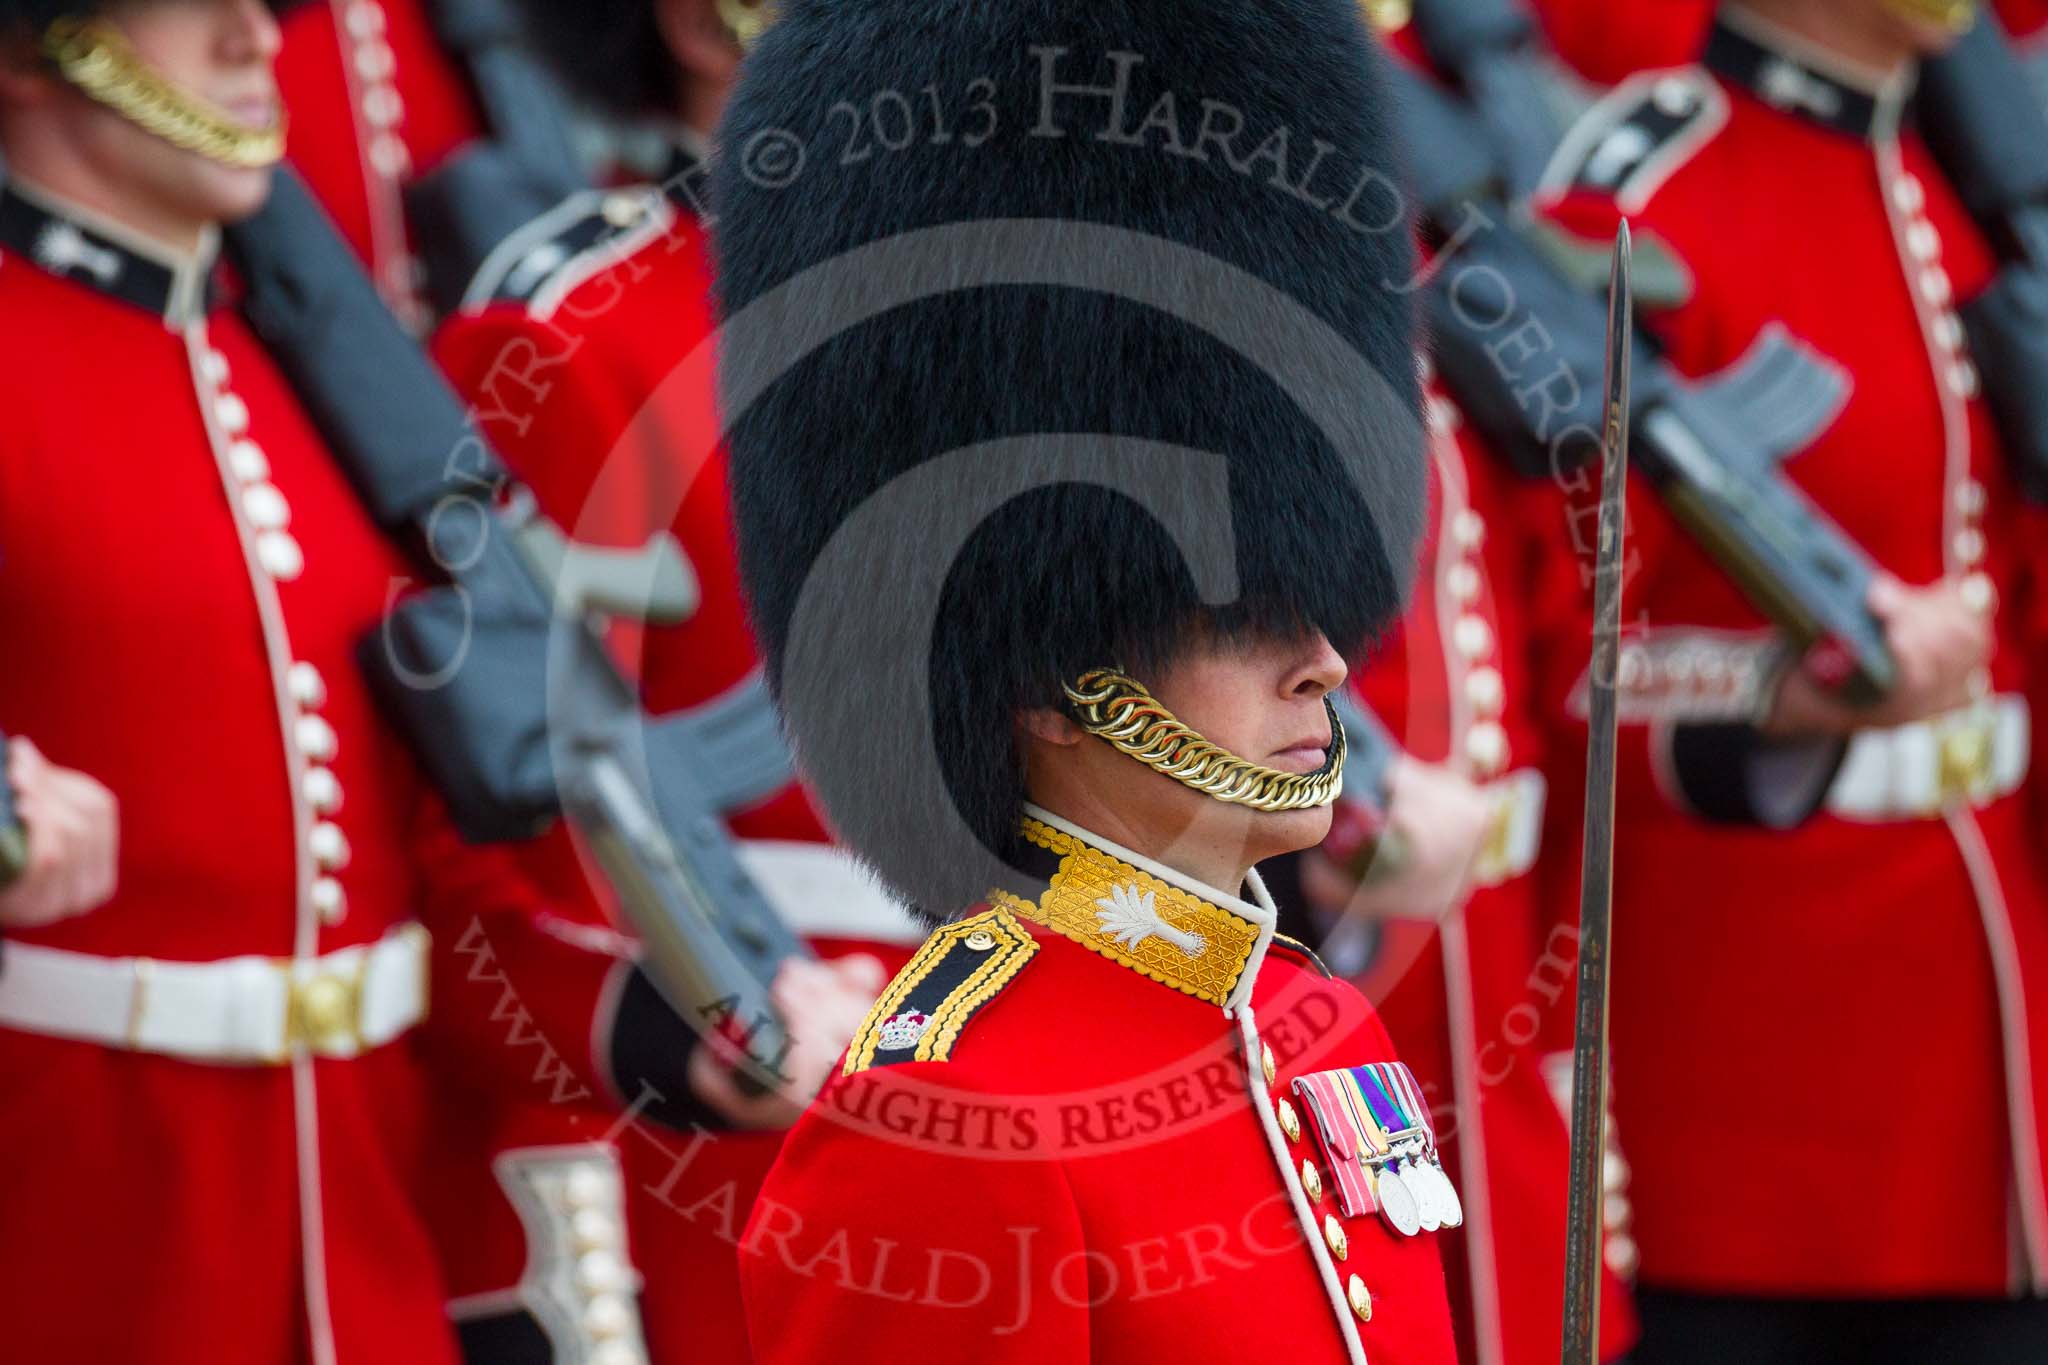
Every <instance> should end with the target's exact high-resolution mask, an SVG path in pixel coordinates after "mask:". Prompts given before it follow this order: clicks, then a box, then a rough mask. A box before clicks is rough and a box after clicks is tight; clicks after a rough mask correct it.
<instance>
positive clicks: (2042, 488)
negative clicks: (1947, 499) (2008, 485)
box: [1916, 15, 2048, 502]
mask: <svg viewBox="0 0 2048 1365" xmlns="http://www.w3.org/2000/svg"><path fill="white" fill-rule="evenodd" d="M1916 108H1917V109H1918V111H1919V118H1920V127H1921V130H1922V132H1923V133H1924V134H1925V135H1926V138H1927V143H1928V146H1929V148H1930V149H1931V150H1932V151H1933V152H1934V156H1935V160H1937V161H1939V162H1940V163H1941V167H1942V169H1943V170H1944V171H1946V172H1948V175H1949V178H1950V179H1951V180H1952V181H1953V182H1954V184H1955V186H1956V188H1957V189H1958V190H1960V191H1961V192H1962V196H1963V202H1964V203H1965V204H1967V205H1968V206H1969V209H1970V212H1971V214H1972V215H1973V216H1974V217H1975V218H1976V219H1977V221H1978V223H1979V224H1980V225H1981V226H1982V227H1983V228H1984V230H1985V232H1986V233H1988V234H1989V236H1990V238H1991V241H1992V244H1993V246H1994V247H1995V248H1996V249H1997V251H1998V253H1999V257H2000V260H2001V262H2002V268H2001V269H2000V270H1999V272H1998V276H1997V278H1996V279H1994V280H1993V281H1992V283H1991V285H1990V287H1989V288H1987V289H1986V290H1984V292H1983V293H1981V294H1979V295H1978V296H1977V297H1976V298H1974V299H1972V300H1970V301H1969V302H1968V303H1966V304H1964V305H1963V307H1962V309H1961V312H1962V317H1963V325H1964V328H1965V330H1966V331H1967V332H1968V335H1969V338H1970V353H1971V355H1972V356H1973V357H1974V359H1975V361H1976V363H1977V366H1978V368H1979V369H1980V370H1982V371H1983V374H1984V381H1985V382H1984V392H1985V397H1986V399H1987V400H1988V401H1989V403H1990V405H1991V411H1992V414H1993V416H1994V417H1995V418H1996V419H1997V421H1998V427H1999V434H2000V435H2001V436H2002V437H2003V438H2004V440H2005V444H2006V447H2007V449H2008V450H2009V451H2010V453H2011V454H2012V456H2013V462H2014V464H2015V466H2016V467H2017V468H2018V470H2019V473H2020V479H2021V484H2022V486H2023V487H2024V488H2025V489H2026V491H2027V493H2028V495H2029V496H2030V497H2032V498H2033V499H2034V500H2035V501H2037V502H2048V112H2044V111H2043V109H2042V106H2041V102H2040V96H2039V94H2038V92H2037V91H2036V89H2035V87H2034V85H2033V83H2032V82H2031V81H2030V80H2029V79H2028V76H2027V72H2026V69H2025V68H2024V67H2022V66H2021V65H2020V59H2019V56H2018V54H2016V53H2015V52H2014V51H2013V50H2012V45H2011V43H2010V42H2009V41H2008V40H2007V38H2006V36H2005V34H2004V33H2003V32H2002V31H2001V30H2000V29H1999V27H1998V24H1997V21H1996V20H1994V19H1992V18H1990V17H1989V16H1988V15H1987V16H1985V17H1983V18H1980V19H1979V20H1978V21H1977V24H1976V27H1974V28H1972V29H1971V30H1970V31H1969V32H1968V33H1966V34H1964V35H1963V37H1962V39H1961V40H1960V41H1959V42H1958V43H1957V44H1956V45H1955V47H1953V48H1952V49H1950V50H1949V52H1948V53H1946V54H1945V55H1943V56H1941V57H1937V58H1935V59H1934V60H1932V61H1930V62H1928V63H1927V64H1926V66H1925V67H1924V68H1923V69H1922V71H1921V75H1920V88H1919V91H1918V94H1917V96H1916Z"/></svg>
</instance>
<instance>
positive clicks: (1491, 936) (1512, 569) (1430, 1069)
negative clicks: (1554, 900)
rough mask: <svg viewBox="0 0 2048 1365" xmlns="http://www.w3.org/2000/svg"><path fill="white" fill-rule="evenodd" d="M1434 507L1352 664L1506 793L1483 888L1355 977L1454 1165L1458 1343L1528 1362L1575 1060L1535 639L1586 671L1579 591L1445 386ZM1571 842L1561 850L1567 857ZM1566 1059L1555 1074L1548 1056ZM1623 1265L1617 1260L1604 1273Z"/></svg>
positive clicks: (1616, 1239) (1540, 1332)
mask: <svg viewBox="0 0 2048 1365" xmlns="http://www.w3.org/2000/svg"><path fill="white" fill-rule="evenodd" d="M1429 409H1430V411H1429V419H1430V420H1429V426H1430V435H1431V439H1430V454H1431V460H1430V472H1431V480H1430V486H1431V507H1430V519H1429V522H1428V526H1427V530H1426V533H1425V537H1424V543H1423V556H1422V564H1421V568H1420V571H1419V573H1418V576H1417V579H1416V587H1415V595H1414V599H1413V601H1412V603H1411V605H1410V607H1409V611H1408V614H1407V615H1406V616H1405V617H1404V618H1403V620H1402V622H1401V624H1400V626H1399V627H1398V628H1397V629H1396V630H1395V631H1394V632H1393V633H1392V634H1391V635H1390V637H1389V638H1388V640H1387V641H1386V642H1384V644H1383V645H1381V646H1380V648H1379V649H1378V650H1377V651H1376V652H1375V654H1374V656H1373V659H1372V663H1371V665H1370V666H1369V667H1367V668H1366V669H1364V670H1362V671H1361V672H1359V673H1358V674H1356V675H1355V679H1356V681H1355V686H1356V687H1357V690H1358V692H1359V694H1360V696H1361V697H1362V698H1363V699H1364V700H1365V701H1366V702H1367V703H1368V704H1369V705H1370V706H1371V707H1372V708H1373V710H1374V712H1375V713H1376V714H1377V715H1378V716H1379V717H1380V719H1381V720H1383V721H1384V722H1386V724H1387V725H1388V727H1389V729H1390V730H1391V731H1392V732H1393V733H1394V735H1395V736H1396V737H1397V739H1398V740H1399V741H1400V743H1401V745H1402V748H1403V749H1404V750H1406V751H1407V752H1408V753H1409V754H1410V755H1412V756H1413V757H1415V758H1417V759H1419V760H1422V761H1424V762H1430V763H1443V764H1447V765H1449V766H1450V767H1452V768H1454V769H1455V770H1457V771H1458V772H1460V773H1461V774H1463V775H1464V776H1466V777H1468V778H1470V779H1471V780H1473V781H1476V782H1481V783H1487V784H1491V786H1492V788H1493V791H1494V793H1495V796H1496V798H1497V800H1498V802H1499V805H1498V808H1497V814H1496V819H1495V825H1494V829H1493V834H1492V836H1491V837H1490V839H1489V842H1488V846H1487V848H1486V849H1485V850H1484V852H1483V853H1482V857H1481V867H1480V871H1479V878H1478V879H1479V885H1478V886H1477V888H1476V889H1475V890H1474V891H1473V892H1472V894H1471V896H1470V898H1469V899H1468V900H1467V901H1466V902H1465V903H1464V904H1463V905H1462V906H1460V907H1457V908H1456V909H1454V910H1452V911H1451V912H1450V913H1449V915H1448V916H1447V917H1446V918H1445V919H1444V920H1443V921H1442V922H1441V923H1440V924H1438V923H1432V922H1430V921H1407V920H1399V919H1391V920H1386V921H1383V922H1382V924H1381V937H1380V949H1379V952H1378V954H1377V956H1376V960H1375V962H1374V964H1373V966H1372V967H1371V968H1370V969H1368V972H1367V973H1366V975H1365V976H1364V977H1363V978H1362V979H1361V980H1360V982H1359V984H1360V986H1361V988H1362V989H1364V990H1365V991H1366V992H1367V994H1368V995H1369V996H1371V997H1372V998H1373V1000H1374V1001H1375V1003H1376V1004H1377V1005H1378V1006H1379V1008H1380V1011H1381V1015H1382V1017H1383V1018H1384V1019H1385V1021H1386V1025H1387V1030H1388V1032H1389V1033H1390V1034H1391V1035H1392V1037H1393V1039H1394V1042H1395V1045H1396V1046H1398V1047H1399V1048H1400V1050H1401V1055H1402V1056H1403V1057H1404V1058H1405V1059H1407V1060H1408V1062H1409V1063H1410V1065H1412V1066H1413V1067H1414V1068H1415V1069H1416V1072H1417V1074H1418V1075H1422V1076H1426V1077H1428V1078H1429V1080H1428V1081H1427V1082H1426V1085H1427V1088H1428V1092H1429V1095H1430V1099H1431V1102H1432V1103H1433V1104H1434V1105H1435V1106H1436V1108H1437V1111H1438V1117H1437V1122H1438V1125H1439V1130H1440V1131H1441V1132H1442V1133H1443V1134H1444V1135H1445V1137H1446V1139H1447V1146H1448V1149H1449V1150H1450V1152H1451V1153H1452V1155H1453V1157H1454V1159H1455V1161H1456V1167H1455V1170H1456V1173H1457V1174H1458V1176H1459V1188H1460V1190H1461V1192H1462V1193H1463V1196H1464V1202H1465V1215H1466V1217H1465V1226H1464V1227H1463V1228H1462V1229H1460V1230H1459V1231H1457V1232H1455V1233H1446V1234H1444V1242H1445V1253H1446V1262H1447V1265H1448V1267H1449V1269H1450V1271H1451V1283H1452V1295H1451V1301H1452V1305H1453V1307H1454V1308H1455V1309H1456V1310H1457V1314H1458V1328H1459V1336H1460V1342H1461V1347H1462V1352H1463V1358H1464V1359H1467V1360H1471V1361H1475V1362H1482V1363H1483V1365H1493V1363H1494V1362H1502V1361H1506V1362H1515V1363H1516V1365H1533V1363H1534V1362H1539V1361H1541V1362H1547V1361H1549V1360H1551V1359H1553V1358H1554V1357H1555V1356H1556V1354H1557V1349H1558V1342H1559V1341H1560V1340H1562V1336H1561V1328H1562V1319H1561V1306H1562V1304H1563V1301H1564V1245H1565V1176H1566V1167H1567V1164H1568V1163H1567V1149H1568V1146H1569V1138H1570V1134H1569V1131H1568V1127H1567V1124H1566V1121H1565V1116H1564V1112H1563V1110H1562V1108H1561V1106H1560V1103H1559V1102H1558V1099H1557V1097H1556V1093H1555V1090H1554V1088H1553V1087H1554V1084H1555V1083H1556V1081H1558V1080H1562V1079H1563V1077H1564V1076H1568V1075H1569V1068H1570V1064H1571V1061H1570V1057H1569V1055H1568V1054H1567V1055H1561V1056H1559V1055H1553V1054H1548V1053H1547V1051H1546V1049H1547V1048H1548V1047H1549V1046H1550V1045H1551V1043H1552V1040H1553V1039H1560V1040H1568V1039H1569V1038H1570V1035H1571V1029H1572V1020H1571V1009H1572V993H1571V982H1572V977H1573V974H1574V970H1575V961H1574V954H1575V952H1576V949H1577V943H1576V940H1575V938H1574V936H1573V934H1572V933H1571V929H1570V926H1569V924H1568V923H1559V922H1557V917H1555V916H1547V915H1545V914H1543V913H1542V906H1541V905H1540V903H1539V880H1538V878H1537V877H1536V876H1535V875H1533V872H1534V867H1535V859H1536V856H1537V852H1538V848H1539V847H1540V845H1541V836H1542V829H1543V816H1544V807H1545V804H1546V802H1545V788H1546V780H1545V777H1544V775H1543V765H1544V764H1545V762H1546V760H1547V759H1549V758H1551V757H1554V758H1555V759H1556V761H1557V762H1558V763H1560V764H1563V763H1572V762H1577V761H1580V760H1581V755H1580V751H1579V750H1577V749H1576V748H1574V747H1572V746H1569V745H1566V746H1562V748H1563V751H1562V752H1560V753H1558V754H1556V755H1554V756H1553V755H1549V754H1547V753H1546V747H1547V746H1546V739H1547V737H1548V733H1547V729H1546V727H1545V725H1544V723H1543V717H1542V713H1541V708H1540V705H1539V702H1538V697H1539V695H1540V694H1539V691H1538V689H1537V687H1536V685H1535V684H1534V682H1533V681H1532V680H1531V677H1530V674H1531V672H1532V670H1534V669H1535V668H1537V667H1538V666H1539V655H1538V650H1537V641H1538V640H1539V639H1545V640H1549V639H1550V638H1551V637H1561V638H1557V639H1556V645H1557V648H1558V649H1559V652H1561V653H1562V652H1571V653H1572V654H1573V663H1574V664H1575V665H1578V666H1583V655H1584V653H1585V651H1586V649H1587V648H1589V644H1588V637H1587V636H1586V635H1585V634H1584V633H1583V632H1581V631H1580V630H1579V628H1578V627H1579V624H1580V621H1581V617H1582V611H1581V609H1580V597H1581V594H1580V592H1579V591H1578V583H1577V579H1576V576H1575V575H1574V574H1573V573H1572V570H1571V566H1570V565H1569V564H1565V563H1560V562H1556V561H1554V560H1550V559H1548V557H1547V555H1548V551H1549V549H1550V544H1549V540H1548V538H1547V537H1545V536H1544V535H1543V534H1542V532H1541V531H1540V530H1538V529H1537V528H1535V527H1532V526H1531V525H1530V524H1529V504H1532V503H1540V504H1542V505H1543V506H1545V507H1546V508H1547V506H1548V503H1547V501H1546V500H1544V499H1542V498H1541V497H1540V494H1541V493H1542V491H1543V490H1542V488H1541V487H1540V486H1538V487H1534V488H1532V487H1531V486H1530V481H1528V480H1524V479H1520V478H1518V477H1516V476H1515V475H1514V474H1513V473H1512V472H1511V471H1509V470H1508V469H1507V468H1506V466H1505V465H1503V464H1501V463H1500V462H1499V461H1497V460H1494V459H1492V458H1490V457H1489V456H1487V455H1486V454H1484V453H1483V452H1482V451H1481V450H1480V448H1479V447H1478V445H1477V443H1476V441H1475V440H1474V439H1473V438H1472V437H1471V436H1470V434H1469V433H1468V432H1467V431H1465V429H1464V425H1463V421H1462V418H1461V417H1460V415H1459V413H1458V412H1457V410H1456V409H1455V408H1454V407H1452V406H1451V404H1450V403H1449V402H1448V401H1447V400H1445V399H1444V398H1443V397H1441V396H1440V395H1437V394H1432V395H1431V397H1430V400H1429ZM1576 851H1577V850H1576V848H1575V847H1574V846H1562V847H1560V848H1559V849H1558V850H1557V851H1556V853H1555V855H1554V856H1556V857H1558V858H1561V859H1564V860H1567V861H1569V860H1570V859H1571V858H1572V857H1573V856H1574V855H1575V854H1576ZM1560 1067H1562V1068H1563V1070H1562V1071H1561V1072H1560V1071H1559V1070H1558V1068H1560ZM1611 1165H1612V1167H1613V1169H1612V1170H1611V1171H1610V1175H1611V1176H1612V1177H1613V1178H1614V1185H1613V1188H1612V1195H1613V1196H1614V1197H1613V1198H1612V1199H1611V1200H1610V1201H1609V1208H1610V1209H1611V1210H1612V1211H1613V1214H1614V1215H1615V1216H1613V1217H1611V1218H1610V1220H1609V1226H1608V1229H1607V1232H1608V1240H1607V1244H1606V1250H1607V1259H1608V1262H1609V1267H1610V1268H1609V1272H1608V1282H1607V1284H1606V1286H1605V1289H1604V1292H1603V1299H1602V1303H1603V1326H1602V1340H1603V1348H1602V1353H1603V1356H1606V1357H1609V1358H1612V1357H1614V1356H1618V1355H1621V1354H1622V1353H1623V1352H1625V1351H1626V1349H1627V1347H1628V1345H1629V1342H1630V1341H1631V1340H1632V1338H1633V1335H1634V1326H1633V1322H1632V1320H1631V1315H1630V1312H1629V1307H1628V1291H1627V1285H1626V1280H1625V1277H1626V1276H1627V1275H1628V1274H1629V1273H1631V1272H1632V1271H1633V1269H1634V1260H1635V1247H1634V1244H1633V1242H1632V1241H1631V1240H1630V1238H1629V1232H1628V1226H1627V1224H1628V1219H1627V1217H1626V1213H1627V1195H1626V1175H1625V1168H1624V1167H1623V1166H1621V1165H1620V1163H1619V1162H1618V1161H1617V1162H1614V1163H1611ZM1617 1271H1618V1272H1619V1273H1617Z"/></svg>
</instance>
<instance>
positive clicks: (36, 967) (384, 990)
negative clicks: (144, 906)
mask: <svg viewBox="0 0 2048 1365" xmlns="http://www.w3.org/2000/svg"><path fill="white" fill-rule="evenodd" d="M428 945H429V939H428V936H427V931H426V930H425V929H424V928H423V927H421V926H420V925H418V924H408V925H405V926H404V927H402V928H400V929H397V930H394V931H393V932H392V933H390V934H387V935H386V936H385V937H384V938H382V939H380V940H378V941H377V942H376V943H371V944H366V945H362V946H359V947H354V948H342V949H338V950H337V951H335V952H332V953H329V954H327V955H326V956H325V957H318V958H305V959H297V958H275V957H228V958H221V959H219V960H218V961H214V962H159V961H156V960H155V959H152V958H146V957H100V956H97V955H95V954H92V953H73V952H66V951H65V950H63V949H61V948H44V947H39V946H37V945H35V944H33V943H9V944H8V945H7V946H6V949H5V950H4V956H0V1024H4V1025H5V1026H7V1027H9V1028H16V1029H21V1030H24V1031H26V1032H29V1033H41V1034H47V1035H49V1036H51V1037H56V1038H75V1039H78V1040H80V1041H82V1042H88V1043H103V1044H106V1045H107V1046H109V1047H118V1048H126V1049H129V1050H131V1051H136V1052H158V1053H163V1054H165V1055H167V1056H171V1057H184V1058H187V1059H189V1060H192V1061H202V1062H223V1063H229V1064H236V1063H244V1064H246V1063H264V1064H269V1065H278V1064H281V1063H284V1062H287V1061H290V1060H291V1059H292V1058H293V1057H294V1056H297V1055H301V1054H305V1053H311V1054H314V1055H316V1056H321V1057H353V1056H356V1055H357V1054H358V1053H362V1052H367V1051H369V1050H370V1049H371V1048H374V1047H380V1046H382V1045H383V1044H385V1043H388V1042H390V1041H391V1040H392V1039H394V1038H396V1037H398V1036H399V1035H400V1034H402V1033H404V1032H405V1031H406V1030H407V1029H410V1028H411V1027H412V1026H413V1025H415V1024H417V1023H419V1022H420V1020H422V1019H424V1018H425V1017H426V1014H427V949H428Z"/></svg>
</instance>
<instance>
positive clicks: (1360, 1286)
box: [1344, 1275, 1372, 1322]
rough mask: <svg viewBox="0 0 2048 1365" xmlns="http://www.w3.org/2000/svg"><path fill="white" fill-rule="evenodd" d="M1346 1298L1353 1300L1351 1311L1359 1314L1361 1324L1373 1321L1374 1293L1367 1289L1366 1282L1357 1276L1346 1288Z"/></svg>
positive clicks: (1353, 1277)
mask: <svg viewBox="0 0 2048 1365" xmlns="http://www.w3.org/2000/svg"><path fill="white" fill-rule="evenodd" d="M1344 1296H1345V1297H1346V1298H1348V1299H1350V1300H1351V1311H1352V1312H1354V1313H1356V1314H1358V1320H1359V1321H1360V1322H1371V1321H1372V1292H1371V1291H1370V1290H1368V1289H1367V1288H1366V1287H1365V1281H1364V1280H1361V1279H1359V1278H1358V1277H1357V1276H1356V1275H1353V1276H1352V1277H1351V1282H1350V1283H1349V1284H1348V1285H1346V1286H1345V1287H1344Z"/></svg>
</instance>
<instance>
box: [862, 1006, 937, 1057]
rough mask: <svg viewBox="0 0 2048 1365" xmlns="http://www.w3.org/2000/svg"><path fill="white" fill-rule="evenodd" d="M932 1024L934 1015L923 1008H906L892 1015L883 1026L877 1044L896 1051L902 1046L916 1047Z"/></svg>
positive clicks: (884, 1048)
mask: <svg viewBox="0 0 2048 1365" xmlns="http://www.w3.org/2000/svg"><path fill="white" fill-rule="evenodd" d="M931 1026H932V1017H931V1016H930V1015H929V1014H926V1013H924V1012H923V1011H922V1010H905V1011H904V1012H903V1013H901V1014H898V1015H895V1016H892V1017H891V1018H890V1019H889V1020H887V1021H886V1022H885V1023H884V1024H883V1025H882V1028H881V1032H880V1035H879V1036H878V1038H877V1041H876V1044H875V1045H876V1046H877V1047H879V1048H882V1049H883V1050H885V1051H889V1052H894V1051H897V1050H898V1049H900V1048H906V1047H916V1046H917V1043H918V1040H919V1039H920V1038H922V1037H924V1035H925V1031H926V1030H927V1029H929V1028H930V1027H931Z"/></svg>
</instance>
